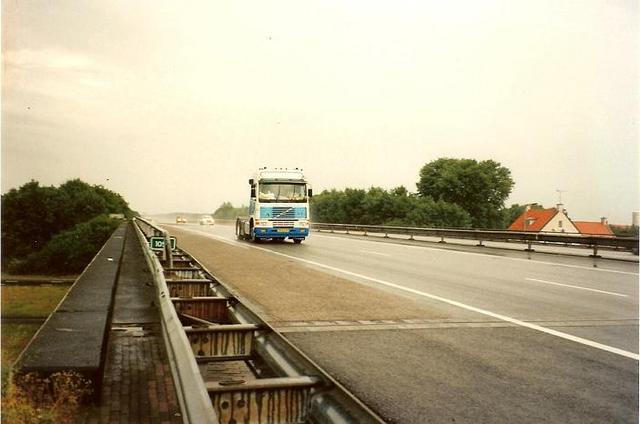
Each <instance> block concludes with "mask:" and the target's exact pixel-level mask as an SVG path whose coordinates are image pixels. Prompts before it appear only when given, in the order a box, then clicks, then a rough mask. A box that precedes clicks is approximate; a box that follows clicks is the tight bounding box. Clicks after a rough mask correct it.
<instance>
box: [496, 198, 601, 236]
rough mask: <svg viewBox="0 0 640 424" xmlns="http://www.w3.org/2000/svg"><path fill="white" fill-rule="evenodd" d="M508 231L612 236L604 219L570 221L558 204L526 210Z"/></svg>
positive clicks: (564, 210)
mask: <svg viewBox="0 0 640 424" xmlns="http://www.w3.org/2000/svg"><path fill="white" fill-rule="evenodd" d="M508 229H509V230H510V231H529V232H536V233H538V232H558V233H569V234H584V235H596V236H614V233H613V231H611V228H610V227H609V224H608V222H607V219H606V218H601V219H600V222H593V221H572V220H571V219H569V217H568V216H567V211H566V209H563V208H562V205H561V204H558V205H557V207H555V208H550V209H530V207H529V206H528V205H527V209H526V210H525V211H524V212H523V213H522V215H520V216H519V217H518V218H516V220H515V221H513V223H512V224H511V225H510V226H509V228H508Z"/></svg>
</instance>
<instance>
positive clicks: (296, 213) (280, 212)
mask: <svg viewBox="0 0 640 424" xmlns="http://www.w3.org/2000/svg"><path fill="white" fill-rule="evenodd" d="M260 218H261V219H265V218H266V219H306V218H307V208H305V207H302V208H301V207H293V206H274V207H261V208H260Z"/></svg>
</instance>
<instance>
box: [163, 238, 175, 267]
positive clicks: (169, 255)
mask: <svg viewBox="0 0 640 424" xmlns="http://www.w3.org/2000/svg"><path fill="white" fill-rule="evenodd" d="M162 253H163V254H164V255H165V260H166V264H167V268H173V252H172V251H171V238H170V237H169V233H168V232H166V231H165V232H164V250H163V251H162Z"/></svg>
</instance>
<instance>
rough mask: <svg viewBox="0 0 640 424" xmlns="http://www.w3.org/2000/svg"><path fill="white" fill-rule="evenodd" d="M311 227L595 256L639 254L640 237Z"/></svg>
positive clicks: (469, 230) (370, 226) (444, 229)
mask: <svg viewBox="0 0 640 424" xmlns="http://www.w3.org/2000/svg"><path fill="white" fill-rule="evenodd" d="M311 228H312V229H314V230H318V231H343V232H346V233H349V232H350V231H353V232H360V233H363V234H365V235H366V234H369V233H371V234H384V235H385V236H388V235H389V234H393V235H408V236H410V238H413V237H416V236H421V237H439V238H440V240H441V241H444V239H445V238H448V239H466V240H476V241H478V243H479V244H480V245H482V242H484V241H498V242H518V243H524V244H527V246H528V249H529V250H531V245H532V244H536V243H546V244H555V245H558V246H572V247H587V248H592V249H593V255H594V256H595V255H597V254H598V249H599V248H614V249H624V250H629V251H632V252H633V253H634V254H636V255H637V254H638V237H615V236H597V235H585V234H569V233H550V232H539V233H538V232H526V231H507V230H474V229H450V228H422V227H396V226H391V225H359V224H328V223H313V224H312V225H311Z"/></svg>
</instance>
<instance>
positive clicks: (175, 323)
mask: <svg viewBox="0 0 640 424" xmlns="http://www.w3.org/2000/svg"><path fill="white" fill-rule="evenodd" d="M134 223H135V224H137V225H134V227H135V228H136V234H137V235H138V238H139V240H140V243H141V245H142V246H143V250H144V254H145V259H146V261H147V264H148V265H149V268H150V269H151V272H152V273H153V279H154V281H155V283H156V291H157V295H158V296H157V299H158V301H159V309H160V317H161V320H160V321H161V323H162V331H163V336H164V337H163V339H164V341H165V346H166V350H167V354H168V356H169V362H170V364H171V369H172V374H173V376H174V383H175V385H176V393H177V395H178V401H179V403H180V405H181V410H182V419H183V422H184V423H185V424H189V423H203V424H217V423H218V417H217V415H216V413H215V411H214V409H213V405H212V404H211V399H210V398H209V396H208V395H207V389H206V388H205V386H204V382H203V381H202V379H200V378H194V376H197V375H199V374H200V371H199V369H198V363H197V362H196V360H195V358H194V357H193V355H192V353H191V345H190V343H189V340H188V339H187V336H186V334H185V333H184V331H183V330H182V323H181V322H180V319H179V318H178V314H177V313H176V311H175V309H174V307H173V303H172V302H171V296H170V293H169V288H168V287H167V282H166V280H165V277H164V272H163V267H162V265H161V264H160V261H159V260H158V257H157V256H156V255H155V254H154V253H153V251H152V250H151V249H150V248H149V245H148V242H147V237H150V236H151V235H158V236H159V235H163V236H164V237H165V250H164V251H163V256H165V258H166V257H168V258H169V260H170V258H171V256H172V255H171V250H170V249H171V245H170V243H169V236H168V234H167V232H166V231H164V230H162V229H160V228H158V227H156V226H154V225H153V224H151V223H150V222H148V221H145V220H143V219H140V218H134Z"/></svg>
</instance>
